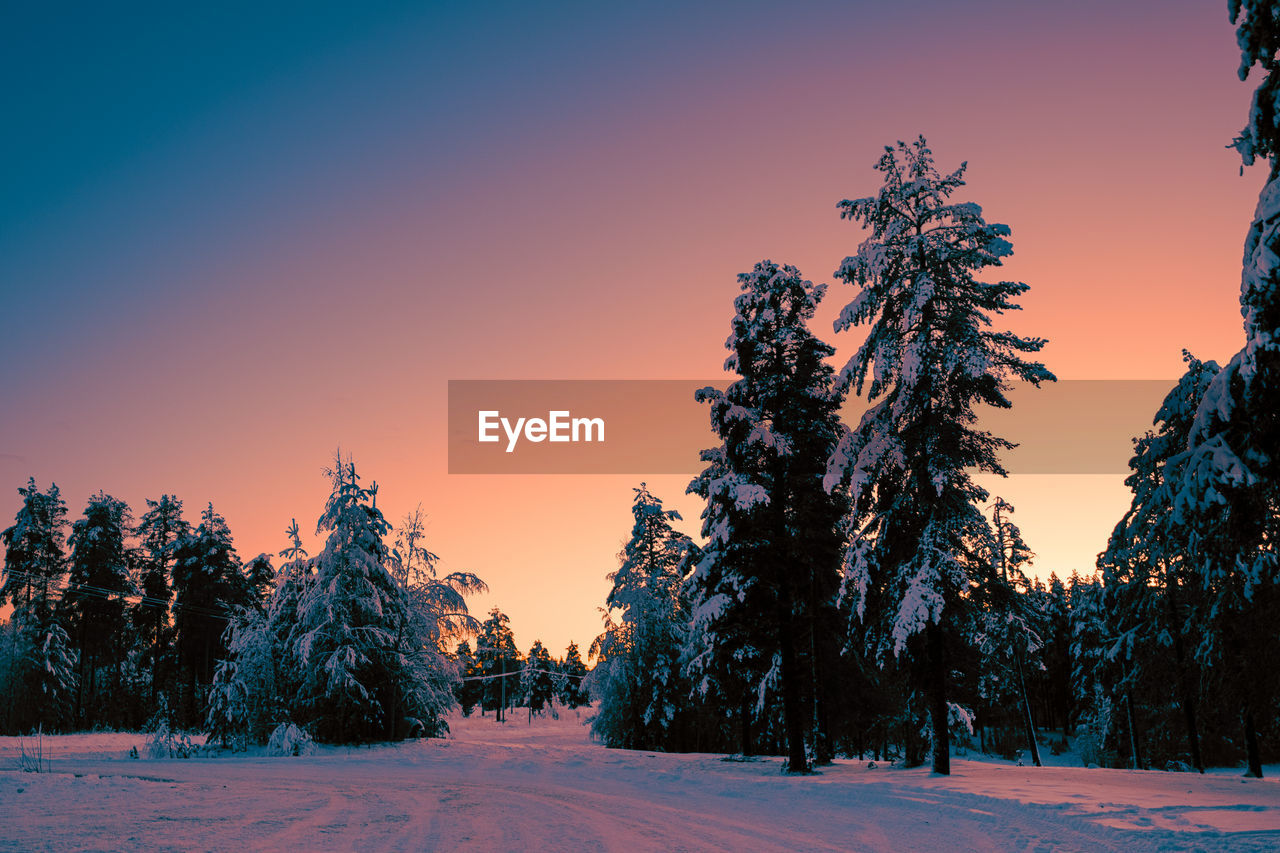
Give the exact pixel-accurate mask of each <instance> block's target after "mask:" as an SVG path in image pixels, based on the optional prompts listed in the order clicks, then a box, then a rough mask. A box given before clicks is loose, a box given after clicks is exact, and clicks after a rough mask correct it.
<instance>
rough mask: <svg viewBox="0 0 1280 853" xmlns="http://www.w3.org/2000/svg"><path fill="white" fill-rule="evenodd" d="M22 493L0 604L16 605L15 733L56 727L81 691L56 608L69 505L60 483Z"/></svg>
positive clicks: (7, 535)
mask: <svg viewBox="0 0 1280 853" xmlns="http://www.w3.org/2000/svg"><path fill="white" fill-rule="evenodd" d="M18 494H19V495H20V496H21V497H22V506H21V507H20V508H19V509H18V513H17V515H16V516H15V518H14V522H13V525H12V526H10V527H8V528H6V529H5V530H4V531H3V532H0V543H2V544H3V545H4V548H5V556H4V581H3V583H0V605H3V604H5V603H6V602H7V603H9V604H11V605H12V606H13V612H12V615H11V616H10V622H11V623H12V624H11V625H10V626H9V627H10V631H9V635H8V637H7V638H5V639H7V640H8V643H7V646H8V648H6V649H5V650H4V651H5V653H6V654H7V655H8V658H9V666H8V685H7V686H8V691H7V696H5V697H3V700H4V701H5V713H4V714H3V716H0V720H3V726H4V729H5V730H7V731H10V732H17V731H26V730H28V729H30V728H31V727H33V726H37V725H38V726H43V728H44V729H47V730H56V729H58V728H60V727H63V726H64V725H66V723H68V722H69V716H70V714H69V712H70V708H71V702H72V699H73V697H74V695H75V691H76V673H75V670H76V658H75V652H74V650H73V649H72V647H71V640H70V638H69V637H68V636H67V632H66V630H65V628H64V627H63V624H62V620H61V619H60V618H59V616H58V613H57V607H56V605H57V602H58V594H59V591H60V587H61V585H62V581H63V579H64V578H65V577H66V574H67V554H66V549H65V547H64V546H65V538H66V530H67V505H66V503H65V502H64V501H63V500H62V495H61V493H60V492H59V491H58V487H57V485H56V484H54V485H50V486H49V489H48V490H47V491H43V492H42V491H40V490H39V489H38V488H37V487H36V482H35V479H34V478H31V479H29V480H28V481H27V485H26V487H20V488H19V489H18Z"/></svg>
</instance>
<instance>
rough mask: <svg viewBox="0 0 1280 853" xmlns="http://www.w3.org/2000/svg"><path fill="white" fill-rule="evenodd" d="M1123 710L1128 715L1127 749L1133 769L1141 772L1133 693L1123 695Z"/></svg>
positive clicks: (1140, 754) (1140, 755)
mask: <svg viewBox="0 0 1280 853" xmlns="http://www.w3.org/2000/svg"><path fill="white" fill-rule="evenodd" d="M1124 704H1125V708H1126V709H1127V711H1128V714H1129V749H1130V750H1132V752H1133V769H1134V770H1141V769H1143V768H1142V753H1141V752H1140V751H1139V750H1138V716H1137V714H1135V713H1134V710H1133V691H1132V690H1130V691H1127V692H1126V693H1125V694H1124Z"/></svg>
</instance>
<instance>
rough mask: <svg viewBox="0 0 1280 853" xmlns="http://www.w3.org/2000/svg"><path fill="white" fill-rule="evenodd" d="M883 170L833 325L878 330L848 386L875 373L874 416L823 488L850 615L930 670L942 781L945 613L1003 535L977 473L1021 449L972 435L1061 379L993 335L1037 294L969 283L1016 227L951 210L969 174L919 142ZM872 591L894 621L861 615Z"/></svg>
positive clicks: (841, 452) (841, 272) (846, 266)
mask: <svg viewBox="0 0 1280 853" xmlns="http://www.w3.org/2000/svg"><path fill="white" fill-rule="evenodd" d="M876 168H877V169H878V170H879V171H880V172H882V173H883V174H884V186H883V187H882V188H881V190H880V192H879V193H877V194H876V195H874V196H870V197H867V198H860V199H855V200H846V201H842V202H841V203H840V205H839V206H840V209H841V216H842V217H843V218H846V219H850V220H853V221H855V222H861V223H863V224H864V225H865V226H867V227H869V228H870V229H871V236H869V237H868V238H867V239H866V240H865V241H863V243H862V244H861V245H860V246H859V247H858V252H857V254H855V255H853V256H852V257H849V258H846V259H845V261H844V263H843V264H841V266H840V268H839V269H838V270H837V271H836V276H837V277H839V278H841V279H843V280H845V281H847V282H849V283H850V284H853V285H856V286H858V287H859V288H861V290H860V292H859V293H858V295H857V296H856V297H855V298H854V300H853V301H852V302H850V303H849V304H848V305H846V306H845V308H844V309H843V310H842V311H841V312H840V316H839V318H838V319H837V320H836V323H835V328H836V331H837V332H839V331H844V330H847V329H850V328H852V327H854V326H859V325H863V324H869V325H870V329H869V330H868V334H867V339H866V342H865V343H864V344H863V345H862V347H861V348H860V349H859V351H858V352H857V354H856V355H854V357H853V358H852V359H850V360H849V363H848V364H847V365H846V366H845V368H844V369H843V371H842V372H841V375H840V379H841V382H842V384H843V386H844V387H848V386H852V387H853V388H855V389H856V391H857V393H859V394H861V393H862V390H863V385H864V382H865V381H866V380H867V378H868V376H870V378H871V382H870V387H869V388H867V399H868V401H870V402H872V403H873V405H872V406H871V408H870V409H868V410H867V412H866V413H865V414H864V415H863V417H862V421H861V422H860V423H859V425H858V427H857V429H855V430H853V431H852V432H851V433H850V434H849V435H847V436H846V437H845V438H844V439H842V440H841V442H840V446H839V447H838V448H837V450H836V452H835V453H834V454H833V455H832V457H831V460H830V463H829V466H828V471H827V476H826V485H827V487H828V489H835V488H839V487H840V486H841V485H842V484H847V485H848V488H849V490H850V498H851V501H852V505H853V506H852V512H851V515H850V523H849V529H848V540H849V543H850V544H849V548H848V551H847V554H846V568H845V572H846V579H845V583H846V587H847V589H848V590H849V591H850V593H851V594H852V596H853V598H854V607H855V612H856V613H857V615H858V616H859V617H860V618H864V619H866V618H868V617H870V616H873V615H875V616H877V617H879V616H883V617H884V618H883V624H881V625H880V629H879V630H878V634H879V644H880V653H881V654H884V653H887V652H892V653H893V654H895V655H901V654H902V653H904V652H908V653H910V654H911V655H913V656H914V657H916V658H917V659H920V660H922V661H923V663H924V670H925V676H924V679H925V684H924V685H923V687H924V688H925V691H926V692H927V694H928V697H929V716H930V722H931V729H932V737H933V769H934V771H935V772H937V773H949V772H950V752H949V749H950V744H949V738H948V731H947V724H948V716H949V715H948V706H947V693H946V682H947V662H946V630H947V619H948V610H949V608H951V607H954V606H955V604H956V602H957V600H958V599H959V597H960V596H961V595H962V594H963V593H964V592H966V591H967V589H968V587H969V585H970V584H971V582H972V575H971V567H970V566H969V565H967V564H966V556H965V555H966V554H967V553H969V552H970V551H971V550H972V545H973V543H975V542H988V541H990V540H991V537H992V534H991V528H990V525H989V524H988V522H987V519H986V517H985V516H984V515H983V513H982V511H981V509H980V505H981V504H982V503H983V502H985V501H986V499H987V492H986V491H985V490H984V489H982V488H980V487H979V486H977V485H976V484H975V483H974V482H973V480H972V478H971V477H970V474H969V472H970V471H979V472H985V473H990V474H1000V475H1003V474H1004V473H1005V470H1004V468H1003V467H1002V466H1001V464H1000V460H999V458H998V456H997V454H998V452H999V451H1000V450H1001V449H1004V448H1007V447H1009V446H1011V445H1010V444H1009V442H1007V441H1004V440H1002V439H1000V438H997V437H995V436H993V435H991V434H990V433H988V432H985V431H981V430H977V429H975V428H974V427H973V425H972V424H973V421H974V419H975V417H976V415H975V409H976V407H977V406H979V405H983V404H985V405H989V406H995V407H1000V408H1007V407H1008V406H1009V405H1010V403H1009V400H1008V398H1007V397H1006V396H1005V392H1006V391H1007V390H1008V381H1009V380H1010V379H1018V380H1024V381H1027V382H1030V383H1032V384H1034V385H1037V386H1038V385H1039V384H1040V383H1041V382H1045V381H1052V380H1053V378H1054V377H1053V375H1052V374H1051V373H1050V372H1049V371H1048V370H1047V369H1045V367H1044V365H1043V364H1040V363H1038V362H1030V361H1027V360H1025V359H1024V358H1023V357H1022V354H1023V353H1034V352H1038V351H1039V350H1040V349H1041V348H1042V347H1043V346H1044V343H1045V342H1044V341H1043V340H1041V339H1039V338H1023V337H1019V336H1017V335H1015V334H1013V333H1012V332H995V331H990V330H989V325H990V323H991V319H992V318H991V315H992V314H1001V313H1003V312H1005V311H1009V310H1014V309H1016V308H1017V307H1018V306H1017V305H1016V303H1015V302H1014V299H1015V297H1017V296H1019V295H1020V294H1022V293H1023V292H1025V291H1026V290H1027V285H1025V284H1022V283H1020V282H1007V281H1002V282H994V283H987V282H982V281H979V280H977V279H976V278H975V277H974V276H975V274H976V273H978V272H979V271H981V270H982V269H984V268H985V267H989V266H999V265H1000V263H1001V259H1002V258H1004V257H1006V256H1008V255H1010V254H1012V252H1013V248H1012V246H1011V245H1010V244H1009V242H1008V240H1006V239H1005V238H1006V237H1007V236H1008V235H1009V228H1008V226H1005V225H999V224H988V223H987V222H986V221H985V220H983V218H982V210H981V208H980V207H978V205H976V204H971V203H954V202H952V201H951V195H952V193H954V192H955V191H956V190H958V189H959V188H960V187H962V186H964V171H965V166H964V165H963V164H962V165H961V166H960V168H959V169H957V170H956V171H954V172H952V173H951V174H949V175H941V174H939V173H938V171H937V170H936V169H935V168H934V165H933V153H932V152H931V151H930V150H929V147H928V145H927V144H926V143H925V140H924V137H920V138H919V139H917V140H916V141H915V142H912V143H910V144H907V143H903V142H899V143H898V144H897V145H896V146H892V147H888V148H886V149H885V153H884V155H883V156H882V157H881V158H880V161H879V162H878V164H877V165H876ZM877 400H878V401H879V402H875V401H877ZM873 585H874V586H876V587H878V596H877V597H879V598H881V599H882V600H884V601H886V602H888V605H887V606H888V607H889V609H890V610H892V611H893V612H891V613H886V614H868V613H866V612H865V606H866V602H867V600H868V592H869V590H870V589H871V587H872V586H873Z"/></svg>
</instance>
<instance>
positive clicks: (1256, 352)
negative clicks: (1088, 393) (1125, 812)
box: [1175, 0, 1280, 776]
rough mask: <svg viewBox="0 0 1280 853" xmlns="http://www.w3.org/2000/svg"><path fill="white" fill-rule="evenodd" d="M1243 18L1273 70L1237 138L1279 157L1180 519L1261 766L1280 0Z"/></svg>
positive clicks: (1273, 505) (1279, 591) (1266, 689)
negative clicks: (1237, 331)
mask: <svg viewBox="0 0 1280 853" xmlns="http://www.w3.org/2000/svg"><path fill="white" fill-rule="evenodd" d="M1227 5H1228V10H1229V13H1230V16H1231V20H1232V22H1233V23H1235V24H1236V25H1237V30H1236V42H1237V43H1238V44H1239V46H1240V52H1241V56H1240V66H1239V69H1238V73H1239V77H1240V79H1241V80H1245V79H1247V77H1248V75H1249V71H1250V69H1252V68H1253V66H1254V65H1258V66H1260V67H1261V69H1262V71H1263V78H1262V81H1261V83H1259V85H1258V87H1257V89H1256V90H1255V91H1254V94H1253V104H1252V108H1251V110H1250V114H1249V123H1248V125H1247V126H1246V127H1245V128H1244V130H1243V131H1241V133H1240V136H1238V137H1237V138H1236V139H1235V141H1234V143H1233V146H1234V147H1235V148H1236V150H1238V151H1239V152H1240V157H1241V159H1242V160H1243V162H1244V164H1245V165H1252V164H1253V163H1254V162H1255V161H1256V160H1257V159H1259V158H1267V159H1270V160H1271V164H1270V168H1269V170H1268V174H1267V182H1266V184H1265V185H1264V186H1263V188H1262V192H1261V193H1259V195H1258V206H1257V209H1256V210H1255V212H1254V216H1253V223H1252V225H1251V226H1250V228H1249V233H1248V236H1247V237H1246V238H1245V246H1244V269H1243V273H1242V275H1241V280H1240V313H1241V315H1242V316H1243V318H1244V337H1245V342H1244V347H1243V348H1242V349H1241V350H1240V351H1239V352H1238V353H1236V355H1235V356H1234V357H1233V358H1232V359H1231V360H1230V361H1229V362H1228V363H1227V364H1226V366H1225V367H1223V368H1222V370H1221V372H1219V373H1218V375H1217V376H1216V377H1214V380H1213V382H1212V383H1210V385H1209V388H1208V390H1207V391H1206V392H1205V395H1204V399H1203V400H1202V401H1201V403H1200V407H1199V410H1198V412H1197V414H1196V420H1195V423H1194V424H1193V426H1192V430H1191V438H1190V441H1189V447H1188V451H1187V453H1188V458H1187V459H1186V460H1179V464H1181V465H1182V466H1183V472H1184V473H1183V481H1182V488H1181V489H1180V491H1179V492H1178V496H1177V498H1176V501H1175V511H1176V512H1177V513H1178V514H1179V520H1180V521H1185V522H1187V523H1189V524H1191V525H1192V526H1193V527H1194V528H1195V536H1196V541H1197V548H1198V550H1199V553H1200V554H1201V559H1202V566H1201V578H1202V580H1203V582H1204V584H1205V586H1206V590H1207V591H1208V592H1210V599H1211V601H1212V603H1213V610H1212V612H1211V614H1210V616H1211V618H1212V619H1213V621H1214V622H1215V623H1217V624H1218V625H1220V626H1221V627H1222V629H1223V631H1222V637H1221V640H1222V643H1223V647H1224V650H1225V654H1226V655H1227V656H1228V658H1229V659H1230V660H1233V661H1234V662H1235V663H1236V664H1237V665H1238V666H1240V667H1241V668H1242V670H1243V672H1242V674H1241V677H1240V679H1239V683H1240V685H1241V695H1240V696H1239V697H1238V700H1239V704H1240V707H1241V709H1242V713H1241V716H1242V718H1243V721H1244V729H1245V743H1246V750H1247V754H1248V763H1249V771H1248V772H1249V773H1250V774H1251V775H1254V776H1261V775H1262V759H1261V754H1260V752H1259V749H1258V742H1257V741H1258V738H1257V731H1256V728H1257V720H1256V717H1257V716H1258V714H1259V713H1262V712H1263V709H1265V708H1267V707H1269V706H1270V705H1271V704H1272V703H1273V702H1274V700H1275V698H1276V694H1277V692H1278V691H1280V685H1277V684H1276V679H1275V678H1271V677H1264V675H1269V674H1270V673H1269V672H1267V673H1264V671H1263V670H1264V667H1262V666H1260V665H1259V664H1258V662H1259V661H1262V660H1264V659H1266V657H1267V655H1266V650H1265V649H1264V648H1263V646H1261V645H1260V643H1263V642H1266V643H1269V644H1273V643H1274V634H1275V632H1274V625H1275V619H1276V614H1277V613H1278V612H1280V555H1277V552H1276V548H1275V542H1276V540H1277V537H1280V157H1278V156H1277V155H1280V125H1277V118H1278V117H1280V75H1278V74H1277V70H1280V61H1278V60H1277V56H1276V53H1277V51H1278V50H1280V6H1278V5H1277V4H1276V3H1275V2H1274V0H1229V2H1228V4H1227Z"/></svg>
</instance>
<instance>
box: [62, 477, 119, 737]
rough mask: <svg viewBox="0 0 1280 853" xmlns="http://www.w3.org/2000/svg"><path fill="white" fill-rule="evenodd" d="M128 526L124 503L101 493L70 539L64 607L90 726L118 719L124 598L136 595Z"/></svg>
mask: <svg viewBox="0 0 1280 853" xmlns="http://www.w3.org/2000/svg"><path fill="white" fill-rule="evenodd" d="M129 525H130V517H129V507H128V506H127V505H126V504H125V503H124V501H121V500H117V499H116V498H113V497H111V496H110V495H108V494H106V493H105V492H98V493H97V494H96V495H94V496H93V497H91V498H90V499H89V503H88V505H87V506H86V507H85V510H84V516H83V517H82V518H79V519H77V520H76V522H75V524H74V525H72V529H71V536H70V538H69V540H68V542H69V543H70V545H71V573H70V576H69V578H68V583H67V590H66V592H65V593H64V594H63V596H62V602H61V610H62V613H63V618H64V619H65V624H66V626H67V633H68V634H69V635H70V636H71V637H72V638H73V640H74V642H75V647H76V650H77V652H78V654H79V674H78V681H79V690H78V691H77V692H76V710H75V718H76V722H77V723H78V724H79V725H83V726H85V727H92V726H94V725H96V724H98V723H99V722H110V723H113V724H114V723H117V722H118V720H117V719H116V718H117V717H118V710H119V709H118V703H119V702H120V700H121V688H122V686H123V680H124V672H123V666H124V657H125V649H124V641H125V636H126V632H127V627H128V623H127V621H126V616H125V607H126V605H125V597H126V596H128V595H132V594H133V593H134V585H133V581H132V580H131V571H130V570H131V568H132V567H131V565H130V561H129V553H128V549H127V548H126V547H125V535H126V533H127V532H128V530H129ZM106 679H109V683H107V684H104V683H103V682H104V680H106ZM104 693H106V695H103V694H104ZM104 717H105V718H107V719H105V720H104Z"/></svg>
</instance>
